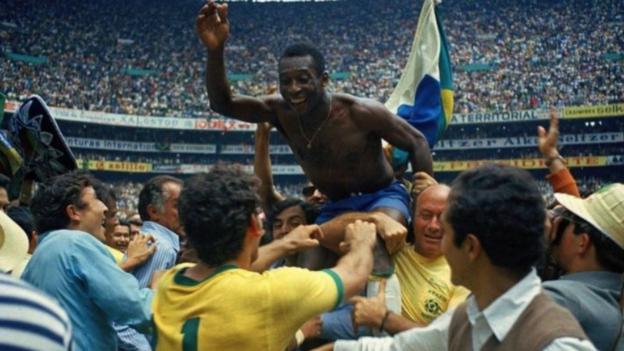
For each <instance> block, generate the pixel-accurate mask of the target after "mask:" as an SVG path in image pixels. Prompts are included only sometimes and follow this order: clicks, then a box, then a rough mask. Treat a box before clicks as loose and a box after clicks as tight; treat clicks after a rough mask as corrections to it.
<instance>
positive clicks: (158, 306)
mask: <svg viewBox="0 0 624 351" xmlns="http://www.w3.org/2000/svg"><path fill="white" fill-rule="evenodd" d="M190 266H192V264H191V265H189V264H181V265H178V266H176V267H174V268H172V269H170V270H169V271H167V272H166V273H165V274H164V275H163V277H162V278H161V280H160V282H159V284H158V289H157V291H156V295H155V296H154V301H153V303H152V308H153V318H154V326H155V329H156V333H155V334H156V336H155V346H156V347H155V348H154V350H156V351H178V350H179V351H195V350H219V351H229V350H231V351H243V350H266V351H284V349H286V347H287V346H288V344H289V343H290V341H291V339H292V338H293V337H294V335H295V333H296V332H297V330H298V329H299V328H300V327H301V326H302V325H303V324H304V323H305V322H306V321H308V320H309V319H311V318H313V317H315V316H317V315H319V314H321V313H322V312H325V311H328V310H330V309H332V308H335V307H336V306H338V304H340V303H341V301H342V299H343V294H344V287H343V284H342V280H341V279H340V277H339V276H338V275H337V274H336V273H335V272H334V271H332V270H325V271H319V272H312V271H308V270H306V269H301V268H291V267H287V268H278V269H274V270H271V271H267V272H265V273H263V274H259V273H256V272H251V271H248V270H244V269H240V268H238V267H237V266H235V265H229V264H226V265H223V266H221V267H219V268H218V269H216V270H215V272H214V273H213V274H211V275H210V276H208V277H206V278H205V279H204V280H202V281H195V280H193V279H191V278H189V277H187V276H185V275H184V272H185V271H186V269H188V267H190Z"/></svg>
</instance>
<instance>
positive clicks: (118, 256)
mask: <svg viewBox="0 0 624 351" xmlns="http://www.w3.org/2000/svg"><path fill="white" fill-rule="evenodd" d="M106 248H107V249H108V252H110V253H111V255H113V258H114V259H115V263H116V264H117V265H119V264H120V263H121V262H123V260H124V256H125V255H124V253H123V252H121V251H119V250H117V249H116V248H114V247H110V246H108V245H106Z"/></svg>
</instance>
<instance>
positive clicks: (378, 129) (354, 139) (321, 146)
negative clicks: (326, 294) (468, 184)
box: [196, 1, 433, 275]
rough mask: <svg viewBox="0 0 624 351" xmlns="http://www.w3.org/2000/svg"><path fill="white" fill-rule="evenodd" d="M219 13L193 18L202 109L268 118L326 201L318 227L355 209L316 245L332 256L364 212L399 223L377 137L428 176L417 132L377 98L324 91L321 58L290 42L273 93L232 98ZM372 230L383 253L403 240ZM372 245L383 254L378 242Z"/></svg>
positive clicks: (405, 206) (396, 196)
mask: <svg viewBox="0 0 624 351" xmlns="http://www.w3.org/2000/svg"><path fill="white" fill-rule="evenodd" d="M227 12H228V7H227V4H220V5H217V4H215V3H214V1H209V2H208V3H207V4H206V5H204V6H203V7H202V9H201V10H200V12H199V15H198V17H197V21H196V25H197V33H198V35H199V37H200V39H201V40H202V42H203V44H204V45H205V46H206V48H207V49H208V68H207V78H206V84H207V91H208V97H209V99H210V107H211V108H212V109H213V110H214V111H216V112H218V113H221V114H223V115H226V116H228V117H232V118H236V119H239V120H242V121H247V122H252V123H261V122H270V123H271V124H272V125H273V126H275V127H276V128H277V129H278V130H279V131H280V132H281V133H282V134H283V135H284V136H285V138H286V140H287V141H288V143H289V145H290V147H291V149H292V150H293V152H294V154H295V157H296V159H297V161H298V162H299V164H300V165H301V166H302V168H303V171H304V173H305V175H306V176H307V177H308V179H310V181H311V182H312V183H313V184H314V185H315V186H316V187H317V188H318V189H319V190H320V191H321V192H322V193H323V194H325V195H327V197H328V198H329V199H330V200H331V201H329V202H328V203H326V204H325V206H324V207H323V209H322V211H321V214H320V215H319V217H318V219H317V223H318V224H321V223H325V222H327V221H329V220H330V219H332V218H334V217H336V216H338V215H341V214H343V213H353V212H356V213H354V214H353V215H352V216H351V217H348V218H347V219H348V221H344V222H343V225H341V226H332V227H328V228H325V227H324V228H323V231H324V233H325V236H324V238H323V240H321V244H322V245H323V246H325V247H327V248H329V249H331V250H332V251H334V252H336V253H338V252H339V248H338V247H337V244H338V243H339V242H340V241H341V240H340V238H338V239H336V237H340V236H341V235H342V233H343V232H344V226H345V225H346V224H347V223H350V222H351V221H353V220H355V219H364V220H372V219H371V217H370V216H369V212H372V211H381V212H385V213H387V214H389V215H390V216H391V217H392V218H394V219H396V220H398V221H399V222H401V223H403V225H405V224H406V223H407V221H408V220H409V215H410V211H409V195H408V194H407V190H406V189H405V187H404V186H403V185H402V184H400V183H399V182H396V181H394V175H393V171H392V168H391V167H390V165H389V164H388V163H387V162H386V160H385V158H384V155H383V151H382V147H381V140H382V139H385V140H387V141H388V142H389V143H390V144H392V145H395V146H397V147H399V148H401V149H403V150H407V151H409V154H410V160H411V163H412V168H413V169H414V171H426V172H428V173H431V172H432V168H433V164H432V158H431V153H430V150H429V146H428V144H427V141H426V139H425V137H424V136H423V135H422V133H420V132H419V131H418V130H416V129H414V128H413V127H412V126H411V125H409V124H408V123H407V122H406V121H405V120H403V119H401V118H398V117H397V116H395V115H393V114H392V113H391V112H390V111H388V110H387V109H386V108H385V107H384V106H383V105H382V104H381V103H379V102H377V101H373V100H370V99H363V98H357V97H354V96H351V95H347V94H332V93H329V92H327V91H325V86H326V84H327V82H328V79H329V74H328V73H327V71H326V70H325V60H324V59H323V56H322V55H321V53H320V52H319V51H318V50H317V49H315V48H314V47H312V46H310V45H307V44H297V45H292V46H290V47H288V48H287V49H286V50H285V51H284V53H283V55H282V56H281V58H280V60H279V64H278V71H279V91H280V95H271V96H262V97H250V96H241V95H233V94H232V92H231V90H230V87H229V85H228V81H227V78H226V75H225V71H226V70H225V64H224V58H223V52H224V48H225V42H226V40H227V39H228V37H229V32H230V29H229V26H230V23H229V20H228V15H227ZM356 214H357V216H356ZM378 229H380V228H378ZM380 235H381V236H382V238H383V239H385V241H386V247H387V248H388V250H389V251H391V252H396V251H397V250H398V249H400V247H401V246H402V245H403V244H404V239H405V237H404V233H403V234H402V235H398V236H391V235H389V234H387V233H384V232H383V231H381V229H380ZM377 249H378V250H382V251H383V246H379V245H378V246H377ZM376 256H378V257H379V258H380V259H376V260H375V261H376V269H375V273H377V274H379V275H389V274H391V272H392V269H391V267H389V265H390V264H391V262H390V258H389V257H388V255H387V253H386V254H385V255H384V253H383V252H378V253H376ZM384 256H385V257H384ZM382 258H383V259H382ZM384 264H385V265H386V267H383V265H384Z"/></svg>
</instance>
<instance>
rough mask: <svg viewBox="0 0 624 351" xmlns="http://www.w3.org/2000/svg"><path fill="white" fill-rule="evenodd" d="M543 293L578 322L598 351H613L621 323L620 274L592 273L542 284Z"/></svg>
mask: <svg viewBox="0 0 624 351" xmlns="http://www.w3.org/2000/svg"><path fill="white" fill-rule="evenodd" d="M543 287H544V290H545V291H546V293H548V295H550V296H551V297H552V298H553V299H554V300H555V301H556V302H557V303H558V304H560V305H561V306H563V307H565V308H566V309H568V310H569V311H570V312H571V313H572V315H574V317H576V319H577V320H578V321H579V323H580V324H581V327H583V330H584V331H585V333H586V334H587V337H588V338H589V339H590V340H591V341H592V342H593V343H594V345H595V346H596V348H597V349H599V350H612V349H613V344H614V343H615V341H616V339H617V337H618V335H619V333H620V329H619V327H620V326H621V322H622V312H621V307H620V292H621V288H622V274H618V273H613V272H606V271H597V272H596V271H595V272H578V273H572V274H567V275H564V276H562V277H561V278H559V279H558V280H551V281H547V282H544V284H543Z"/></svg>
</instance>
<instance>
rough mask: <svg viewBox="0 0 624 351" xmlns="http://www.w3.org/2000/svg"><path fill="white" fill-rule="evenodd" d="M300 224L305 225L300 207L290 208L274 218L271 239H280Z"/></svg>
mask: <svg viewBox="0 0 624 351" xmlns="http://www.w3.org/2000/svg"><path fill="white" fill-rule="evenodd" d="M302 224H307V222H306V217H305V212H304V211H303V209H302V208H301V206H299V205H297V206H291V207H287V208H286V209H284V210H283V211H282V212H280V214H278V215H277V216H275V220H274V221H273V228H272V231H273V239H281V238H283V237H284V236H285V235H286V234H288V233H290V232H291V231H292V230H293V229H295V228H297V227H298V226H300V225H302Z"/></svg>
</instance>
